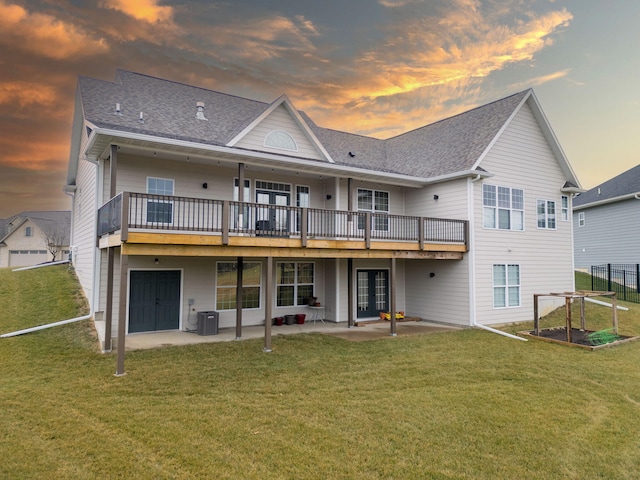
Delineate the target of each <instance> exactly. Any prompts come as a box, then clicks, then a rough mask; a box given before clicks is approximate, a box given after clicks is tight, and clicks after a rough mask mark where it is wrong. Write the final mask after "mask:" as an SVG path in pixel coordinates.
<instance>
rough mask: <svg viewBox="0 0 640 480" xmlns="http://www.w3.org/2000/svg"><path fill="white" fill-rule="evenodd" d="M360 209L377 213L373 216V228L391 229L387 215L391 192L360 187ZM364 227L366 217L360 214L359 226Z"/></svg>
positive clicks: (362, 228)
mask: <svg viewBox="0 0 640 480" xmlns="http://www.w3.org/2000/svg"><path fill="white" fill-rule="evenodd" d="M358 211H360V212H371V213H374V214H376V215H373V216H372V221H371V228H372V229H373V230H380V231H387V230H389V218H388V217H387V215H388V214H389V192H381V191H377V190H367V189H364V188H359V189H358ZM364 227H365V217H364V215H358V228H359V229H360V230H364Z"/></svg>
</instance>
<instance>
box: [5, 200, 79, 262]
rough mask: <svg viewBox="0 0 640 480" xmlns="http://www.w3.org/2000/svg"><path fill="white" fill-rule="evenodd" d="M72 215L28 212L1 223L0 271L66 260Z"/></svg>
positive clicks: (61, 212) (55, 212) (51, 212)
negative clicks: (7, 268)
mask: <svg viewBox="0 0 640 480" xmlns="http://www.w3.org/2000/svg"><path fill="white" fill-rule="evenodd" d="M70 225H71V212H68V211H66V212H65V211H30V212H22V213H18V214H17V215H14V216H12V217H9V218H5V219H0V268H5V267H26V266H31V265H37V264H39V263H44V262H52V261H58V260H67V259H68V258H69V232H70Z"/></svg>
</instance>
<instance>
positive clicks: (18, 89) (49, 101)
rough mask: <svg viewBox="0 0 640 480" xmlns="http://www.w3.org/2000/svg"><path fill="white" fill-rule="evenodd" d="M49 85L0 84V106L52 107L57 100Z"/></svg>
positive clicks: (53, 90) (25, 83)
mask: <svg viewBox="0 0 640 480" xmlns="http://www.w3.org/2000/svg"><path fill="white" fill-rule="evenodd" d="M56 94H57V92H56V90H55V89H54V88H53V87H52V86H51V85H46V84H44V85H43V84H40V83H34V82H6V83H0V105H2V104H7V105H11V104H15V105H17V106H19V107H22V108H24V107H30V106H33V105H45V106H52V105H54V104H55V102H56V101H57V100H58V99H57V97H56Z"/></svg>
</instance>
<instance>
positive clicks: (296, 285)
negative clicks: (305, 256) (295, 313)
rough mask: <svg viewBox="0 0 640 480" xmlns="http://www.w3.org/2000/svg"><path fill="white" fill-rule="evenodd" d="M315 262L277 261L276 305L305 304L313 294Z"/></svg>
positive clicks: (291, 305)
mask: <svg viewBox="0 0 640 480" xmlns="http://www.w3.org/2000/svg"><path fill="white" fill-rule="evenodd" d="M314 282H315V264H314V263H313V262H278V263H277V264H276V305H277V306H278V307H293V306H296V305H306V304H307V299H308V298H309V297H312V296H313V291H314Z"/></svg>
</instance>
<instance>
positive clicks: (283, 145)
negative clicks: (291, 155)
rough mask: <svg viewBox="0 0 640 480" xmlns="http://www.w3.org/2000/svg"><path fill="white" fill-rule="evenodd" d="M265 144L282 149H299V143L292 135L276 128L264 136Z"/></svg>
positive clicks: (295, 150) (293, 150)
mask: <svg viewBox="0 0 640 480" xmlns="http://www.w3.org/2000/svg"><path fill="white" fill-rule="evenodd" d="M264 146H265V147H272V148H280V149H282V150H291V151H292V152H297V151H298V145H297V144H296V141H295V140H294V139H293V137H292V136H291V135H289V134H288V133H287V132H283V131H282V130H274V131H273V132H271V133H269V134H268V135H267V136H266V137H265V138H264Z"/></svg>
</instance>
